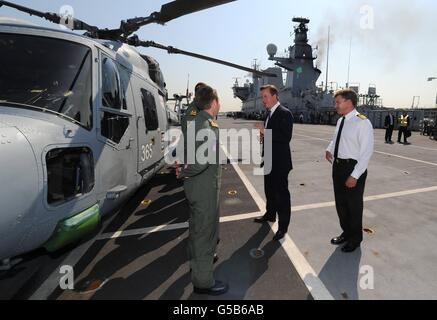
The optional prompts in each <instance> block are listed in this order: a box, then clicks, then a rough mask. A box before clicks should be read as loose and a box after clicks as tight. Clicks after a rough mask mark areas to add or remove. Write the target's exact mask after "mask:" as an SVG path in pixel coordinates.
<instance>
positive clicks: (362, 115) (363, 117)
mask: <svg viewBox="0 0 437 320" xmlns="http://www.w3.org/2000/svg"><path fill="white" fill-rule="evenodd" d="M357 117H358V118H360V119H361V120H366V119H367V117H366V116H365V115H364V114H361V113H359V114H357Z"/></svg>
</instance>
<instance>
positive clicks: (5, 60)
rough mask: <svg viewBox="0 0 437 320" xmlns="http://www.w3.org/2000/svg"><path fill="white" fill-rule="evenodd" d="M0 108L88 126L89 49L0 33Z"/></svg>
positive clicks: (67, 43) (90, 79) (90, 103)
mask: <svg viewBox="0 0 437 320" xmlns="http://www.w3.org/2000/svg"><path fill="white" fill-rule="evenodd" d="M0 61H1V65H2V67H1V68H0V88H1V90H0V104H2V105H6V106H11V107H14V108H26V109H31V110H39V111H45V112H47V111H48V112H49V113H52V114H57V115H59V116H61V117H62V118H64V119H67V120H68V121H72V122H74V123H76V124H78V125H81V126H82V127H85V128H86V129H88V130H90V129H91V128H92V117H93V114H92V73H91V69H92V60H91V50H90V49H89V48H88V47H86V46H83V45H80V44H78V43H74V42H70V41H65V40H60V39H53V38H46V37H37V36H29V35H21V34H7V33H6V34H4V33H2V34H0Z"/></svg>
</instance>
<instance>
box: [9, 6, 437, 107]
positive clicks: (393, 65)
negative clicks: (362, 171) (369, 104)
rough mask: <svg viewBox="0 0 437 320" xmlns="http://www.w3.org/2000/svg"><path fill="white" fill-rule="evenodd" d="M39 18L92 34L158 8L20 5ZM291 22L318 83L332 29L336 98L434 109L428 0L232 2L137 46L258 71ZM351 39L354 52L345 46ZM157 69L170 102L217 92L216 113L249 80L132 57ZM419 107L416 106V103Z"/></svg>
mask: <svg viewBox="0 0 437 320" xmlns="http://www.w3.org/2000/svg"><path fill="white" fill-rule="evenodd" d="M14 2H16V3H19V4H21V5H24V6H30V7H32V8H34V9H37V10H40V11H52V12H57V13H59V12H60V9H61V8H62V7H63V6H66V5H68V6H71V8H73V10H74V16H75V17H77V18H79V19H81V20H83V21H85V22H87V23H89V24H93V25H96V26H98V27H101V28H104V27H108V28H116V27H118V26H119V24H120V21H121V20H123V19H128V18H132V17H136V16H148V15H149V14H150V13H151V12H153V11H159V10H160V8H161V5H163V4H165V3H167V2H169V0H167V1H161V0H142V1H141V0H124V1H123V2H122V1H119V2H115V1H111V2H109V1H104V0H93V1H88V0H38V1H36V0H17V1H14ZM0 16H13V17H16V18H20V19H25V20H27V21H30V22H33V23H36V24H38V25H42V26H49V27H52V28H59V26H57V25H54V24H51V23H49V22H47V21H45V20H42V19H39V18H36V17H30V16H28V15H26V14H24V13H20V12H18V11H16V10H13V9H9V8H4V7H2V8H0ZM293 17H306V18H308V19H310V21H311V22H310V24H309V29H310V30H309V43H310V44H311V45H313V46H314V47H315V46H316V45H318V48H319V54H318V55H319V58H318V60H316V64H317V66H318V67H319V68H320V69H321V71H322V75H321V76H320V78H319V80H318V84H320V83H321V81H325V77H326V74H325V71H326V51H327V50H326V48H327V36H328V26H329V28H330V35H331V37H330V39H331V41H330V54H329V59H330V62H329V80H328V82H333V84H332V85H333V86H334V89H335V88H336V87H337V85H338V86H340V87H344V86H345V83H346V82H347V77H348V62H349V49H350V47H351V48H352V50H351V64H350V73H349V82H350V83H356V84H359V85H360V91H361V92H360V93H363V92H366V91H367V87H368V86H369V85H370V84H372V85H376V88H377V93H378V94H379V95H380V96H381V97H382V99H383V105H384V106H386V107H397V108H400V107H411V105H412V101H413V97H414V96H420V102H419V107H435V105H436V94H437V80H434V81H431V82H428V81H427V79H428V77H437V41H436V40H437V20H436V17H437V1H434V0H415V1H407V0H384V1H382V0H379V1H378V0H366V1H363V0H355V1H347V0H331V1H326V0H296V1H293V0H270V1H261V0H238V1H235V2H231V3H228V4H224V5H221V6H218V7H214V8H210V9H206V10H204V11H200V12H196V13H193V14H190V15H187V16H184V17H180V18H178V19H175V20H172V21H170V22H168V23H167V24H166V25H164V26H162V25H157V24H153V25H148V26H144V27H143V28H142V29H140V30H139V31H138V32H136V33H137V34H138V36H139V37H140V38H141V39H143V40H153V41H155V42H158V43H162V44H165V45H171V46H173V47H176V48H179V49H182V50H186V51H193V52H197V53H200V54H203V55H207V56H213V57H215V58H219V59H223V60H227V61H230V62H233V63H236V64H240V65H244V66H247V67H250V66H251V65H252V63H253V61H254V59H257V62H258V64H260V67H261V68H262V69H265V68H268V67H271V66H273V62H272V61H269V60H268V55H267V52H266V46H267V44H269V43H274V44H275V45H276V46H277V47H278V54H280V53H281V54H282V53H284V50H286V49H287V48H288V47H289V46H291V45H292V42H293V39H292V37H291V35H292V33H293V25H294V23H293V22H292V21H291V19H292V18H293ZM351 39H352V46H350V43H351ZM139 50H140V51H141V52H142V53H144V54H147V55H150V56H153V57H154V58H156V59H157V60H158V62H159V63H160V66H161V69H162V71H163V73H164V78H165V81H166V83H167V89H168V90H169V94H170V95H172V94H173V93H185V91H186V87H187V82H188V78H189V86H190V91H193V87H194V85H195V83H197V82H199V81H202V82H206V83H208V84H209V85H211V86H212V87H214V88H216V89H217V90H218V93H219V96H220V100H221V106H222V111H234V110H235V111H236V110H240V108H241V102H240V100H238V99H236V98H234V97H233V92H232V89H231V88H232V85H233V83H234V81H235V78H239V81H240V83H242V82H244V81H246V79H250V75H248V73H247V72H244V71H240V70H237V69H233V68H230V67H227V66H223V65H218V64H213V63H211V62H207V61H202V60H198V59H195V58H191V57H186V56H181V55H169V54H167V52H166V51H160V50H159V49H154V48H144V49H139ZM416 102H417V98H416Z"/></svg>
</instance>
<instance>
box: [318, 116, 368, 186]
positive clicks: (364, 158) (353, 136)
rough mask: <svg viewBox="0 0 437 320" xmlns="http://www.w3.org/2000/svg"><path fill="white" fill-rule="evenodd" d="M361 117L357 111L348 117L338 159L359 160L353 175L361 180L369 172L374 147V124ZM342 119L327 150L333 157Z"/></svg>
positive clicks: (339, 120)
mask: <svg viewBox="0 0 437 320" xmlns="http://www.w3.org/2000/svg"><path fill="white" fill-rule="evenodd" d="M359 115H360V114H359V112H358V111H357V110H356V109H354V110H353V111H351V112H349V113H348V114H347V115H346V119H345V120H344V125H343V130H342V132H341V137H340V144H339V147H338V158H340V159H354V160H357V164H356V165H355V168H354V171H353V172H352V174H351V176H352V177H354V178H355V179H359V178H360V177H361V175H362V174H363V173H364V172H365V171H366V170H367V167H368V165H369V161H370V158H371V156H372V154H373V146H374V140H373V127H372V124H371V123H370V121H369V119H362V118H360V117H359ZM341 119H342V118H340V119H338V121H337V128H336V129H335V133H334V137H333V139H332V141H331V143H330V144H329V146H328V149H326V150H327V151H329V152H330V153H331V154H332V155H333V156H334V151H335V141H336V140H337V134H338V131H339V129H340V124H341Z"/></svg>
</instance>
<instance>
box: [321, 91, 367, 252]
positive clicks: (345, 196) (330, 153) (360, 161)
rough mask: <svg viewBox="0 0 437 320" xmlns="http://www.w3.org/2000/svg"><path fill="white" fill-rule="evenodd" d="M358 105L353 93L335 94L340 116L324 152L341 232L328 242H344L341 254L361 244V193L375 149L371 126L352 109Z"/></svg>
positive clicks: (338, 92) (336, 106)
mask: <svg viewBox="0 0 437 320" xmlns="http://www.w3.org/2000/svg"><path fill="white" fill-rule="evenodd" d="M357 103H358V96H357V94H356V93H355V91H353V90H350V89H344V90H340V91H337V92H336V93H335V108H336V110H337V113H338V114H339V115H341V117H340V119H338V122H337V128H336V129H335V133H334V137H333V139H332V141H331V143H330V144H329V146H328V148H327V150H326V160H328V161H329V162H330V163H332V167H333V169H332V179H333V182H334V194H335V206H336V209H337V214H338V217H339V220H340V226H341V229H342V230H343V233H342V234H341V235H340V236H338V237H335V238H333V239H332V240H331V243H332V244H334V245H338V244H342V243H345V245H344V246H343V247H342V248H341V250H342V251H343V252H352V251H354V250H355V249H356V248H358V247H359V246H360V243H361V242H362V241H363V194H364V186H365V183H366V178H367V167H368V165H369V160H370V158H371V156H372V153H373V146H374V138H373V127H372V124H371V123H370V121H369V120H368V119H367V118H366V116H364V115H362V114H360V113H359V112H358V111H357V110H356V109H355V108H356V106H357Z"/></svg>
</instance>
